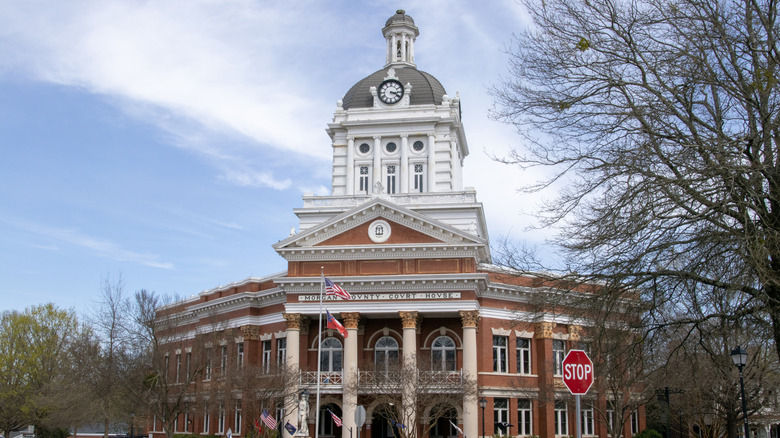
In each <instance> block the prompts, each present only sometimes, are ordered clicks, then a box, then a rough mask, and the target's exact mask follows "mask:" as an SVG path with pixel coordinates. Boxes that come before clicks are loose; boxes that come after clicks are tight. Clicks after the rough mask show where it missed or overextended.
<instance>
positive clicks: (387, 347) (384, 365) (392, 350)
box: [374, 336, 398, 372]
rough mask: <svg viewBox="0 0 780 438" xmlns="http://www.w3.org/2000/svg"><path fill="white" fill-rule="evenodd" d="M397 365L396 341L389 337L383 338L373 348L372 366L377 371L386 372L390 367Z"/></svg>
mask: <svg viewBox="0 0 780 438" xmlns="http://www.w3.org/2000/svg"><path fill="white" fill-rule="evenodd" d="M397 364H398V341H396V340H395V339H393V338H392V337H391V336H384V337H382V338H380V339H379V340H378V341H377V342H376V347H374V365H375V366H376V370H377V371H384V372H387V371H388V370H389V369H390V367H392V366H395V365H397Z"/></svg>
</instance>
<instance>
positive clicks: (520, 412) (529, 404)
mask: <svg viewBox="0 0 780 438" xmlns="http://www.w3.org/2000/svg"><path fill="white" fill-rule="evenodd" d="M533 406H534V402H533V400H531V399H530V398H521V399H518V400H517V435H521V436H530V435H533V434H534V408H533Z"/></svg>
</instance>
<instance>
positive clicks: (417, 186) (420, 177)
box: [414, 164, 425, 193]
mask: <svg viewBox="0 0 780 438" xmlns="http://www.w3.org/2000/svg"><path fill="white" fill-rule="evenodd" d="M424 180H425V169H424V166H423V165H422V164H415V165H414V191H416V192H420V193H422V192H423V181H424Z"/></svg>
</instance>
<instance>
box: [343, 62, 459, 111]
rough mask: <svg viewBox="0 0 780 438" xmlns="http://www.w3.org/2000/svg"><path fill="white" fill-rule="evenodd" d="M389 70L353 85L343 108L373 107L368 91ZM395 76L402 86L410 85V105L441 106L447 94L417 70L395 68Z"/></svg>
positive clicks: (437, 81)
mask: <svg viewBox="0 0 780 438" xmlns="http://www.w3.org/2000/svg"><path fill="white" fill-rule="evenodd" d="M390 68H393V67H385V68H383V69H382V70H379V71H377V72H374V73H372V74H370V75H369V76H366V77H365V78H363V79H362V80H360V81H359V82H358V83H357V84H355V85H353V86H352V88H350V89H349V91H347V94H345V95H344V98H343V99H342V104H343V108H344V109H350V108H371V107H372V106H374V98H373V96H371V93H370V92H369V89H370V88H371V87H379V84H381V83H382V81H384V80H385V77H386V76H387V71H388V70H390ZM395 75H396V76H397V77H398V80H399V81H401V83H402V84H404V86H406V84H407V83H409V84H412V94H411V95H410V99H409V104H410V105H430V104H436V105H441V102H442V96H444V95H445V94H446V93H447V92H446V91H445V90H444V87H443V86H442V85H441V82H439V80H438V79H436V78H435V77H433V75H431V74H429V73H426V72H424V71H420V70H417V69H416V68H414V67H398V66H395Z"/></svg>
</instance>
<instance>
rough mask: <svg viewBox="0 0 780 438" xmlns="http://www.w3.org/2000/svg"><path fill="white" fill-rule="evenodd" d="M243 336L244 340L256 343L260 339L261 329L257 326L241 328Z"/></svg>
mask: <svg viewBox="0 0 780 438" xmlns="http://www.w3.org/2000/svg"><path fill="white" fill-rule="evenodd" d="M241 336H243V337H244V339H249V340H250V341H256V340H258V339H260V327H258V326H256V325H245V326H241Z"/></svg>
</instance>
